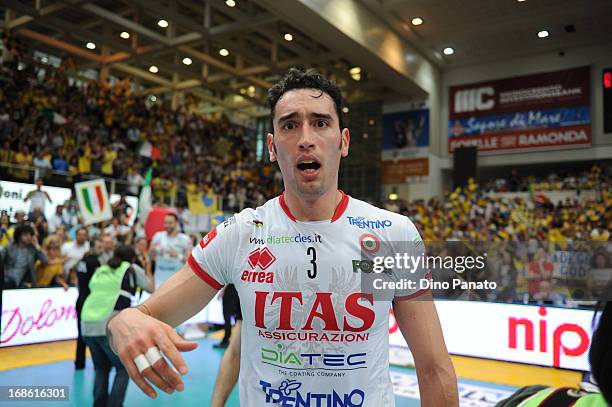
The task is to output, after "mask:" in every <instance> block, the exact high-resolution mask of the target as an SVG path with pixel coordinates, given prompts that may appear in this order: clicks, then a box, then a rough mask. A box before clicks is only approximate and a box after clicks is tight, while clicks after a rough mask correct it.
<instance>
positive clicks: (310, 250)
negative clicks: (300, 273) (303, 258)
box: [306, 246, 317, 278]
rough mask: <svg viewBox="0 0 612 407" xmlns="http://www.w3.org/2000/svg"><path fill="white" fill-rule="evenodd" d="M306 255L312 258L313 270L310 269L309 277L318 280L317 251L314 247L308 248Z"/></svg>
mask: <svg viewBox="0 0 612 407" xmlns="http://www.w3.org/2000/svg"><path fill="white" fill-rule="evenodd" d="M306 254H307V255H309V256H311V257H312V258H311V259H310V264H312V270H311V269H308V277H309V278H316V277H317V251H316V250H315V248H314V247H312V246H311V247H309V248H308V250H306Z"/></svg>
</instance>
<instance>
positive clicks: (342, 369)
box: [188, 193, 422, 407]
mask: <svg viewBox="0 0 612 407" xmlns="http://www.w3.org/2000/svg"><path fill="white" fill-rule="evenodd" d="M416 240H420V236H419V233H418V231H417V229H416V227H415V226H414V225H413V224H412V222H411V221H410V220H409V219H408V218H407V217H405V216H402V215H398V214H395V213H392V212H389V211H386V210H383V209H379V208H376V207H374V206H372V205H369V204H367V203H365V202H363V201H359V200H357V199H354V198H349V196H348V195H345V194H344V193H343V197H342V200H341V202H340V204H339V205H338V207H337V208H336V211H335V213H334V216H333V218H332V219H331V221H329V220H327V221H314V222H301V221H297V220H296V219H295V218H294V217H293V216H292V215H291V213H290V211H289V209H288V207H287V205H286V204H285V202H284V199H283V196H282V195H281V196H280V197H277V198H274V199H272V200H270V201H268V202H267V203H266V204H265V205H263V206H261V207H259V208H257V209H255V210H253V209H245V210H244V211H242V212H240V213H239V214H237V215H235V216H233V217H232V218H229V219H228V220H227V221H225V222H224V223H223V224H222V225H219V226H217V227H216V228H215V229H213V230H211V231H210V232H209V233H208V235H206V237H204V239H202V241H201V242H200V243H199V245H197V246H196V247H195V248H194V250H193V252H192V256H191V257H190V258H189V259H188V263H189V265H190V266H191V268H192V269H193V271H194V272H195V273H196V274H197V275H198V276H199V277H200V278H202V279H203V280H204V281H205V282H207V283H208V284H209V285H211V286H212V287H214V288H216V289H220V288H221V287H222V286H223V285H225V284H230V283H231V284H234V285H235V286H236V289H237V290H238V295H239V297H240V305H241V307H242V316H243V323H242V351H241V356H240V358H241V359H240V382H239V383H240V386H239V388H240V404H241V405H244V406H268V405H273V404H276V405H280V406H311V407H332V406H334V407H337V406H347V407H352V406H394V405H395V402H394V396H393V389H392V385H391V380H390V376H389V351H388V349H389V312H390V307H391V301H379V300H376V301H374V299H373V296H372V294H365V293H363V292H362V289H361V285H360V281H361V274H362V271H361V270H360V269H359V267H356V264H357V265H358V264H359V259H360V258H361V249H362V247H363V248H364V249H365V250H367V251H369V252H372V251H375V250H376V248H377V247H379V246H380V242H382V241H411V242H412V241H416ZM355 262H357V263H355ZM421 293H422V291H419V290H418V287H417V288H415V289H414V290H405V291H401V292H400V291H396V292H395V298H394V299H395V300H399V299H406V298H412V297H415V296H418V295H420V294H421ZM400 297H401V298H400Z"/></svg>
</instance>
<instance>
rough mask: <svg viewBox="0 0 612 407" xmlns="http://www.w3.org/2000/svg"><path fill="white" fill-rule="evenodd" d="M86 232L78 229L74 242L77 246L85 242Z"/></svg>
mask: <svg viewBox="0 0 612 407" xmlns="http://www.w3.org/2000/svg"><path fill="white" fill-rule="evenodd" d="M87 235H88V233H87V231H86V230H85V229H79V231H78V232H77V235H76V240H77V243H78V244H83V243H85V241H86V240H87Z"/></svg>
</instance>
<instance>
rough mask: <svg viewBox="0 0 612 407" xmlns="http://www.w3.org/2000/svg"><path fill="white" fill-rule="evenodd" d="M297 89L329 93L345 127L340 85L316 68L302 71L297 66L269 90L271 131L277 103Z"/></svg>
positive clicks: (341, 123) (340, 123)
mask: <svg viewBox="0 0 612 407" xmlns="http://www.w3.org/2000/svg"><path fill="white" fill-rule="evenodd" d="M295 89H318V90H320V91H321V94H323V93H327V94H328V95H329V97H331V98H332V100H333V101H334V107H335V108H336V114H337V115H338V124H339V126H340V130H342V129H343V128H344V120H343V119H342V92H341V91H340V88H339V87H338V85H336V83H335V82H333V81H330V80H329V79H326V78H324V77H323V76H322V75H321V74H320V73H319V72H317V71H316V70H314V69H307V70H305V71H302V70H300V69H297V68H291V69H289V71H288V72H287V74H286V75H285V76H284V77H283V78H282V79H281V80H280V81H278V82H277V83H276V84H275V85H274V86H272V87H271V88H270V89H269V90H268V97H267V100H266V102H267V104H268V107H269V108H270V126H271V127H270V128H271V132H274V110H275V108H276V104H277V103H278V101H279V99H280V98H281V97H282V96H283V95H284V94H285V93H287V92H289V91H290V90H295Z"/></svg>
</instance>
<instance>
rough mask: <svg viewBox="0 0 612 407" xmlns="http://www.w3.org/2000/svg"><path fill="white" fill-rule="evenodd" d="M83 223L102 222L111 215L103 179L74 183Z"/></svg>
mask: <svg viewBox="0 0 612 407" xmlns="http://www.w3.org/2000/svg"><path fill="white" fill-rule="evenodd" d="M74 189H75V191H76V196H77V200H78V202H79V208H80V211H81V216H82V217H83V223H84V224H85V225H90V224H92V223H97V222H103V221H105V220H109V219H111V218H112V217H113V212H112V210H111V206H110V202H109V200H108V192H107V191H106V184H105V183H104V180H103V179H96V180H93V181H85V182H78V183H76V184H74Z"/></svg>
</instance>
